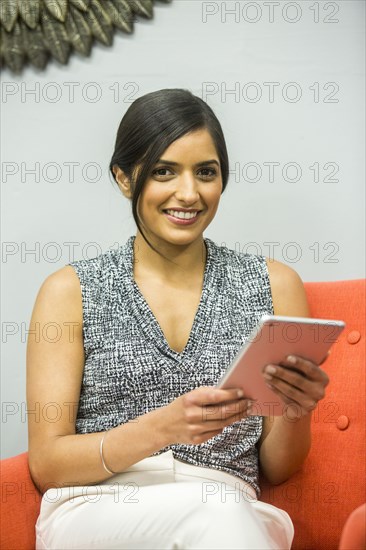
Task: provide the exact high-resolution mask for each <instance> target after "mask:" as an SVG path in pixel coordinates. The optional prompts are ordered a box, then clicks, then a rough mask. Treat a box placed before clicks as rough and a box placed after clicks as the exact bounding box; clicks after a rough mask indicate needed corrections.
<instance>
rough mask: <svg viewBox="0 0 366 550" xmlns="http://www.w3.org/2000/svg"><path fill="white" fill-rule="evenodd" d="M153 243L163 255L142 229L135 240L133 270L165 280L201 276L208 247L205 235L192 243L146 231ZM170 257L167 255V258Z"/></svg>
mask: <svg viewBox="0 0 366 550" xmlns="http://www.w3.org/2000/svg"><path fill="white" fill-rule="evenodd" d="M146 237H147V238H148V240H149V241H150V242H151V244H152V245H153V246H154V248H156V249H157V250H158V251H159V252H160V253H161V254H162V255H163V256H165V257H163V256H161V255H160V254H158V253H157V252H155V250H153V249H152V248H150V246H149V245H148V244H147V242H146V241H145V239H144V238H143V236H142V235H141V233H140V231H137V233H136V238H135V242H134V260H135V261H134V266H133V267H134V273H135V275H137V276H138V275H141V274H142V273H146V272H148V273H149V274H151V275H156V276H157V277H159V279H163V280H164V281H166V282H171V283H174V282H176V283H180V282H186V281H187V280H188V279H195V278H197V276H199V277H201V276H202V274H203V273H204V270H205V265H206V258H207V251H206V246H205V243H204V239H203V236H202V235H201V236H200V238H199V239H196V240H195V241H192V242H190V243H189V244H181V245H179V244H173V243H170V242H168V241H165V240H161V239H159V240H158V239H156V238H153V237H151V236H150V235H146ZM166 258H167V259H166Z"/></svg>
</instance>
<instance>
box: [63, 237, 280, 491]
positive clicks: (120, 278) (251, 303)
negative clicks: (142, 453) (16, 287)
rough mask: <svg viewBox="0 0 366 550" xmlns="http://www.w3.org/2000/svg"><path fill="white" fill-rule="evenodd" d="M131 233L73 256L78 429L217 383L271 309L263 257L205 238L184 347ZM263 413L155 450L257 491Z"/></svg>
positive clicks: (105, 426) (112, 423) (99, 427)
mask: <svg viewBox="0 0 366 550" xmlns="http://www.w3.org/2000/svg"><path fill="white" fill-rule="evenodd" d="M134 240H135V236H131V237H129V238H128V240H127V242H126V243H125V244H124V245H122V246H120V247H119V248H118V249H110V250H108V251H107V252H105V253H102V254H100V255H99V256H98V257H96V258H91V259H86V260H85V259H83V260H78V261H73V262H70V263H69V264H67V265H71V266H72V267H73V268H74V269H75V271H76V274H77V275H78V277H79V280H80V285H81V294H82V304H83V338H84V352H85V366H84V371H83V378H82V385H81V393H80V400H79V407H78V412H77V418H76V433H90V432H99V431H105V430H109V429H111V428H114V427H116V426H118V425H120V424H123V423H126V422H128V421H129V420H133V419H134V418H136V417H138V416H141V415H143V414H145V413H147V412H149V411H152V410H154V409H157V408H159V407H162V406H165V405H168V404H169V403H170V402H171V401H173V400H174V399H176V398H177V397H179V396H180V395H182V394H184V393H187V392H189V391H191V390H193V389H195V388H197V387H199V386H214V385H215V384H216V383H217V382H218V380H219V379H220V378H221V376H222V375H223V374H224V372H225V370H226V369H227V367H228V366H229V365H230V363H231V361H232V359H233V358H234V357H235V355H236V354H237V352H238V351H239V349H240V347H241V346H242V345H243V344H244V343H245V341H246V340H247V339H248V338H249V336H250V333H251V332H252V330H254V329H255V327H256V325H257V323H258V321H259V319H260V317H261V316H262V315H263V314H265V313H269V314H271V313H273V304H272V295H271V289H270V283H269V275H268V269H267V264H266V260H265V257H264V256H259V255H254V254H249V253H245V254H242V253H238V252H236V251H234V250H231V249H228V248H227V247H226V246H219V245H218V244H216V243H215V242H213V241H212V240H211V239H209V238H204V243H205V246H206V250H207V255H206V265H205V271H204V278H203V288H202V294H201V299H200V303H199V305H198V309H197V312H196V315H195V318H194V322H193V326H192V329H191V333H190V336H189V339H188V342H187V344H186V346H185V348H184V350H183V351H182V352H179V353H178V352H177V351H175V350H173V349H171V348H170V347H169V344H168V342H167V340H166V339H165V337H164V334H163V332H162V330H161V328H160V325H159V324H158V321H157V319H156V317H155V316H154V314H153V312H152V310H151V309H150V307H149V305H148V304H147V302H146V300H145V298H144V296H143V295H142V293H141V292H140V289H139V287H138V285H137V284H136V282H135V281H134V278H133V262H134V248H133V245H134ZM177 299H179V295H178V296H177ZM262 420H263V419H262V417H261V416H250V417H247V418H245V419H242V420H240V421H237V422H234V423H233V424H231V425H229V426H226V427H225V428H224V429H223V431H222V433H221V434H219V435H216V436H214V437H212V438H210V439H209V440H208V441H206V442H204V443H201V444H195V445H193V444H192V445H186V444H174V445H170V446H168V447H164V448H162V449H160V451H157V452H155V453H153V454H152V455H151V456H154V455H159V454H160V453H162V452H164V451H167V450H169V449H171V450H172V452H173V456H174V457H175V458H177V459H179V460H182V461H185V462H187V463H190V464H193V465H195V466H203V467H208V468H213V469H217V470H223V471H225V472H228V473H229V474H232V475H234V476H238V477H239V478H242V479H243V480H244V481H246V482H247V483H249V484H250V485H251V486H252V487H253V488H254V489H255V491H256V493H257V495H259V494H260V488H259V485H258V449H257V447H256V443H257V442H258V440H259V438H260V435H261V433H262Z"/></svg>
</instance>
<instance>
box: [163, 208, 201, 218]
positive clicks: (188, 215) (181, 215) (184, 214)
mask: <svg viewBox="0 0 366 550" xmlns="http://www.w3.org/2000/svg"><path fill="white" fill-rule="evenodd" d="M166 212H167V213H168V214H170V215H171V216H174V217H175V218H181V219H182V220H190V219H192V218H195V217H196V216H197V214H198V212H179V211H178V210H166Z"/></svg>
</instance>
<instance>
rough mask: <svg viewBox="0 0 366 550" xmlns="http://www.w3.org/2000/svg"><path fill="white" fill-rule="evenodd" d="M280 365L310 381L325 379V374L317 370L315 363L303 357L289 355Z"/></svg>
mask: <svg viewBox="0 0 366 550" xmlns="http://www.w3.org/2000/svg"><path fill="white" fill-rule="evenodd" d="M280 364H281V365H284V366H286V367H289V368H292V369H293V370H294V371H298V372H299V373H301V374H302V375H304V376H305V377H306V378H309V379H310V380H314V381H322V380H326V379H327V375H326V373H325V372H324V371H323V370H322V369H320V368H319V366H318V365H317V363H314V362H313V361H311V360H310V359H306V358H305V357H300V356H298V355H289V356H287V358H285V359H283V360H282V361H281V362H280Z"/></svg>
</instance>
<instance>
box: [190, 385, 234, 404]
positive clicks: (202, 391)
mask: <svg viewBox="0 0 366 550" xmlns="http://www.w3.org/2000/svg"><path fill="white" fill-rule="evenodd" d="M187 395H189V399H190V401H191V402H192V403H195V404H197V405H201V406H202V405H206V404H210V403H212V404H215V403H223V402H225V401H235V400H238V399H241V398H242V397H243V391H242V390H241V389H240V388H230V389H225V390H224V389H221V388H216V387H215V386H201V387H200V388H197V389H196V390H193V391H192V392H190V393H189V394H187Z"/></svg>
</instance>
